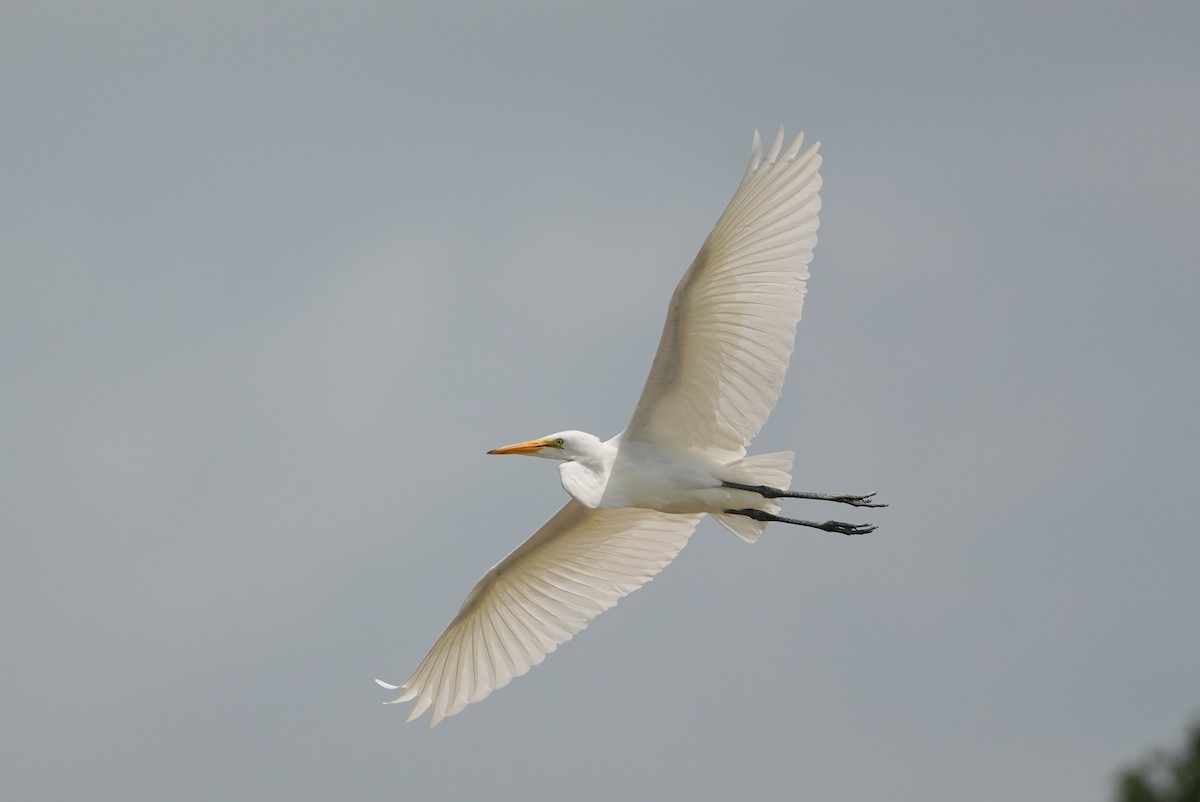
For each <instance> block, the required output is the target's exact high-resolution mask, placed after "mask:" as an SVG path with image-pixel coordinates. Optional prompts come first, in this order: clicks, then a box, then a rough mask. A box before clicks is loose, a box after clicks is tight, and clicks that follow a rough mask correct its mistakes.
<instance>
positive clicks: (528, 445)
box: [488, 440, 546, 454]
mask: <svg viewBox="0 0 1200 802" xmlns="http://www.w3.org/2000/svg"><path fill="white" fill-rule="evenodd" d="M545 447H546V441H545V440H526V441H525V442H524V443H513V444H512V445H511V446H501V447H500V448H493V449H492V450H491V451H489V452H488V453H489V454H536V453H538V452H539V451H541V450H542V449H543V448H545Z"/></svg>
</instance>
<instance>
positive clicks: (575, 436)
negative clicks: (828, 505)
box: [551, 432, 790, 514]
mask: <svg viewBox="0 0 1200 802" xmlns="http://www.w3.org/2000/svg"><path fill="white" fill-rule="evenodd" d="M551 437H552V438H554V437H564V438H566V439H567V442H568V443H569V444H571V445H570V446H569V447H574V448H573V451H574V453H575V454H576V456H575V457H574V458H573V459H571V460H568V461H564V462H563V463H562V464H561V465H559V466H558V472H559V475H560V477H561V478H562V486H563V489H564V490H566V491H567V492H568V493H570V494H571V497H572V498H574V499H575V500H576V501H578V502H579V503H580V504H583V505H584V506H585V507H593V508H602V509H603V508H615V507H640V508H642V509H649V510H658V511H659V512H669V513H676V514H680V513H693V512H706V513H714V514H721V513H723V512H724V511H725V510H728V509H731V508H732V509H744V508H749V507H753V508H758V509H764V510H770V511H773V508H774V507H777V506H778V505H775V504H772V503H770V502H767V501H766V500H765V499H763V497H762V496H760V495H759V494H757V493H752V492H749V491H746V490H735V489H731V488H727V487H724V486H723V485H722V482H737V483H740V484H766V483H767V481H766V480H764V479H763V478H762V477H761V476H755V475H753V471H752V470H750V469H747V468H745V467H743V466H742V465H741V462H740V461H738V462H734V463H731V464H728V465H726V464H722V463H720V462H718V461H717V460H715V459H713V458H712V457H710V456H708V455H707V454H704V453H702V452H698V451H693V450H691V449H678V448H671V447H670V446H666V445H661V444H659V443H654V442H647V441H644V440H635V439H633V438H629V437H625V436H623V435H621V434H619V435H617V436H616V437H613V438H612V439H611V440H607V441H604V442H601V441H600V439H599V438H597V437H595V436H593V435H590V434H587V433H586V432H562V433H560V434H557V435H551ZM581 452H582V453H584V454H585V456H579V454H580V453H581ZM789 456H790V455H789ZM774 481H776V482H778V478H777V477H775V478H774ZM772 486H778V485H772Z"/></svg>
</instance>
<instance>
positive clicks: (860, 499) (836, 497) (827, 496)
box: [721, 482, 887, 507]
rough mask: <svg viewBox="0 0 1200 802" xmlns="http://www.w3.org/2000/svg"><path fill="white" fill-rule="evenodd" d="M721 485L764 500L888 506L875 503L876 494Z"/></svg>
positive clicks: (729, 483)
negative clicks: (792, 499)
mask: <svg viewBox="0 0 1200 802" xmlns="http://www.w3.org/2000/svg"><path fill="white" fill-rule="evenodd" d="M721 485H722V486H723V487H730V488H733V489H734V490H748V491H750V492H751V493H758V494H759V495H760V496H762V497H763V498H807V499H812V500H814V501H835V502H837V503H838V504H849V505H850V506H852V507H886V506H887V505H886V504H880V503H878V502H876V501H874V498H875V494H874V493H867V494H866V495H865V496H853V495H848V494H845V493H802V492H799V491H796V490H780V489H779V488H777V487H767V486H766V485H742V484H738V483H737V482H721Z"/></svg>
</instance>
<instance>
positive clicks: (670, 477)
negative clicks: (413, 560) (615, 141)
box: [376, 129, 881, 726]
mask: <svg viewBox="0 0 1200 802" xmlns="http://www.w3.org/2000/svg"><path fill="white" fill-rule="evenodd" d="M802 143H803V135H801V136H798V137H796V139H795V140H794V141H793V142H792V143H791V145H790V146H789V147H788V148H787V149H786V150H784V149H783V129H780V130H779V132H778V133H777V134H776V135H775V138H774V139H773V140H772V142H771V144H770V146H769V147H768V148H767V151H766V153H765V155H764V154H763V153H762V150H761V141H760V139H759V136H758V132H755V134H754V144H753V147H752V150H751V155H750V163H749V165H748V166H747V168H746V173H745V175H744V176H743V178H742V181H741V184H740V185H739V186H738V188H737V191H736V192H735V193H734V196H733V199H732V200H731V201H730V202H729V206H728V207H727V208H726V209H725V211H724V213H723V214H722V215H721V217H720V218H719V219H718V221H717V224H716V226H715V227H714V228H713V230H712V232H711V233H710V234H709V236H708V238H707V240H706V241H705V242H704V245H703V246H702V247H701V249H700V253H699V254H698V255H697V256H696V259H695V261H694V262H693V263H692V266H691V267H690V268H689V269H688V271H687V273H685V274H684V276H683V279H682V280H681V281H680V282H679V286H678V287H677V288H676V290H675V293H674V295H673V296H672V298H671V304H670V308H669V310H668V314H667V321H666V325H665V326H664V328H663V334H662V339H661V341H660V343H659V347H658V352H657V355H656V356H655V358H654V364H653V366H652V367H651V370H650V376H649V378H648V379H647V381H646V386H645V388H644V390H643V391H642V395H641V399H640V400H639V401H638V405H637V409H636V410H635V411H634V414H633V418H632V420H631V421H630V423H629V426H628V427H627V428H626V430H625V431H624V432H623V433H621V434H619V435H617V436H616V437H613V438H612V439H610V440H608V441H605V442H601V441H600V439H599V438H597V437H595V436H594V435H590V434H587V433H584V432H574V431H569V432H559V433H556V434H553V435H549V436H547V437H544V438H540V439H538V440H530V441H527V442H524V443H517V444H515V445H513V446H506V447H504V448H500V449H496V450H494V451H492V452H489V453H498V454H527V455H531V456H540V457H547V458H551V459H558V460H563V463H562V465H561V466H560V469H559V470H560V474H561V477H562V483H563V487H564V488H565V489H566V490H567V492H568V493H569V494H570V495H571V497H572V498H571V500H570V501H568V502H567V504H566V506H564V507H563V508H562V509H561V510H559V511H558V512H557V513H556V514H555V515H554V517H552V518H551V519H550V520H549V521H547V522H546V523H545V524H544V525H543V526H542V527H541V528H540V529H539V530H538V531H537V532H535V533H534V534H533V536H532V537H530V538H529V539H528V540H526V541H525V542H524V543H523V544H521V545H520V546H519V547H518V548H517V549H516V550H515V551H513V552H512V553H511V554H509V555H508V556H507V557H505V558H504V559H503V560H502V561H500V563H499V564H497V565H496V566H495V567H494V568H492V570H490V571H488V572H487V574H485V575H484V577H483V578H482V579H480V580H479V582H478V583H477V584H476V585H475V588H474V589H473V590H472V591H471V593H470V595H469V596H468V597H467V600H466V601H465V602H464V603H463V606H462V608H461V609H460V610H459V612H458V615H457V616H455V618H454V620H453V621H451V622H450V625H449V626H448V627H447V628H446V631H445V632H443V633H442V635H441V637H440V638H438V640H437V642H436V643H435V644H434V645H433V648H432V649H431V650H430V652H429V654H428V655H427V656H426V657H425V659H424V660H423V661H422V662H421V664H420V665H419V666H418V667H417V669H416V671H414V672H413V674H412V676H410V677H409V678H408V680H407V681H406V682H405V683H404V685H403V686H399V687H402V688H403V689H404V693H403V694H401V695H400V696H399V697H398V698H397V699H395V700H394V701H395V702H405V701H412V702H413V705H412V709H411V711H410V712H409V715H408V720H409V721H411V720H413V719H414V718H416V717H418V716H420V715H421V714H422V713H423V712H425V711H426V710H429V709H430V708H432V713H431V715H430V725H431V726H432V725H435V724H437V723H438V722H439V721H441V720H442V719H443V718H444V717H446V716H449V715H453V714H455V713H457V712H459V711H460V710H462V709H463V708H464V707H466V706H467V705H468V704H469V703H471V702H478V701H479V700H481V699H483V698H484V697H486V696H487V695H488V694H489V693H491V692H492V691H494V690H496V689H497V688H502V687H504V686H505V685H507V684H508V683H509V682H510V681H511V680H512V679H513V678H514V677H519V676H521V675H522V674H524V673H525V672H527V671H528V670H529V669H530V668H532V667H533V666H535V665H537V664H538V663H540V662H541V661H542V660H543V659H545V656H546V655H547V654H549V653H550V652H552V651H554V650H555V649H556V648H557V647H558V644H560V643H563V642H564V641H566V640H568V639H570V638H571V636H573V635H574V634H575V633H576V632H578V631H580V630H581V629H583V628H584V627H586V626H587V622H588V621H589V620H591V619H592V618H594V617H595V616H597V615H599V614H600V613H602V612H604V611H605V610H607V609H608V608H609V607H611V606H613V605H614V604H616V602H617V600H618V599H620V598H621V597H622V596H625V595H626V594H628V593H630V592H632V591H634V590H636V589H637V588H639V587H641V586H642V585H644V584H645V583H646V582H649V581H650V580H651V579H652V578H653V577H654V576H655V575H656V574H657V573H658V572H659V571H660V570H662V568H663V567H664V566H666V564H667V563H669V562H670V561H671V560H672V559H674V558H675V556H676V555H677V554H678V553H679V551H680V550H681V549H682V548H683V547H684V545H686V543H687V540H688V537H689V536H690V535H691V534H692V532H693V531H694V530H695V528H696V525H697V523H699V521H700V519H701V518H702V517H703V515H704V514H705V513H711V514H713V515H714V516H715V517H716V518H717V520H719V521H720V522H721V523H722V524H723V525H725V526H726V527H727V528H729V529H730V530H731V531H733V532H734V533H735V534H737V535H738V536H740V537H742V538H743V539H746V540H754V539H755V538H757V537H758V535H759V534H760V533H761V532H762V530H763V528H764V527H765V526H766V523H767V521H770V520H775V521H783V522H786V523H794V524H801V525H805V526H816V527H818V528H822V529H827V530H829V531H836V532H842V533H845V534H861V533H864V532H867V531H870V530H871V529H872V528H873V527H866V526H863V527H855V526H851V525H849V524H842V523H839V522H833V521H829V522H825V523H823V524H817V523H813V522H808V521H799V520H796V519H792V518H781V517H778V516H777V515H775V513H776V512H777V511H778V509H779V504H778V502H777V501H775V498H777V497H780V496H796V497H801V498H822V499H827V500H832V501H840V502H843V503H848V504H853V505H855V506H881V505H876V504H873V503H871V501H870V496H831V495H822V494H802V493H785V492H783V491H786V489H787V487H788V485H789V484H790V481H791V479H790V476H789V472H790V470H791V462H792V454H791V453H790V452H780V453H777V454H763V455H758V456H754V457H749V458H744V457H745V453H746V446H747V445H748V444H749V442H750V440H751V439H752V438H753V437H754V436H755V435H756V434H757V433H758V431H759V429H760V428H761V427H762V425H763V423H764V422H765V421H766V419H767V416H768V415H769V414H770V412H771V410H772V408H773V407H774V406H775V402H776V400H777V399H778V397H779V393H780V390H781V388H782V385H783V378H784V373H785V372H786V370H787V365H788V359H789V358H790V356H791V352H792V344H793V339H794V337H795V330H796V323H797V321H798V320H799V319H800V310H801V307H802V305H803V302H804V292H805V281H806V280H807V279H808V264H809V262H810V261H811V260H812V253H813V247H814V246H815V245H816V242H817V226H818V218H817V213H818V211H819V209H820V207H821V200H820V197H819V195H818V191H819V190H820V188H821V176H820V173H819V172H818V170H819V168H820V165H821V157H820V155H819V154H818V153H817V148H818V145H817V144H814V145H812V146H810V147H809V148H808V149H807V150H804V151H803V152H802V151H801V146H802ZM376 681H377V682H379V684H380V685H382V686H383V687H385V688H389V689H396V688H397V687H398V686H395V685H391V684H388V683H385V682H382V681H380V680H376Z"/></svg>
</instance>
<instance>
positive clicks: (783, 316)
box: [625, 128, 821, 462]
mask: <svg viewBox="0 0 1200 802" xmlns="http://www.w3.org/2000/svg"><path fill="white" fill-rule="evenodd" d="M803 141H804V135H803V134H801V135H800V136H798V137H796V139H795V141H793V142H792V144H791V146H789V147H788V149H787V150H786V151H783V150H782V148H783V129H782V128H780V129H779V132H778V133H777V134H776V135H775V139H774V140H773V141H772V142H771V145H770V147H769V148H767V153H766V156H760V154H761V141H760V140H759V137H758V132H757V131H755V133H754V146H753V148H752V150H751V154H750V164H749V166H748V167H747V168H746V174H745V176H743V178H742V183H741V184H740V185H739V186H738V188H737V191H736V192H735V193H734V195H733V199H732V200H731V201H730V202H729V206H728V207H727V208H726V209H725V212H724V213H723V214H722V215H721V217H720V219H719V220H717V224H716V226H714V227H713V230H712V232H711V233H710V234H709V235H708V239H707V240H705V242H704V245H703V246H702V247H701V248H700V253H699V254H697V256H696V259H695V261H694V262H692V266H691V267H690V268H689V269H688V271H687V273H685V274H684V276H683V279H682V280H681V281H680V282H679V286H678V287H677V288H676V289H675V294H674V295H673V296H672V297H671V305H670V308H669V309H668V312H667V322H666V325H665V326H664V327H663V334H662V339H661V340H660V342H659V345H658V353H657V354H656V355H655V357H654V364H653V366H652V367H651V368H650V376H649V378H648V379H647V380H646V386H645V389H643V390H642V397H641V399H640V400H639V401H638V405H637V410H636V411H635V412H634V413H633V419H632V420H631V421H630V424H629V427H628V428H627V429H626V431H625V436H626V437H629V438H634V439H639V440H648V441H652V442H656V443H661V444H663V445H670V446H673V447H676V448H679V447H683V448H693V449H696V450H698V451H702V452H706V453H708V454H709V455H710V456H712V457H714V458H716V459H718V460H719V461H721V462H729V461H731V460H734V459H738V458H740V457H742V456H744V455H745V453H746V446H747V444H748V443H749V442H750V440H751V439H753V437H754V436H755V435H756V434H758V431H759V429H761V428H762V425H763V423H765V422H766V420H767V416H768V415H770V414H771V410H772V409H773V408H774V407H775V402H776V401H777V400H778V398H779V392H780V390H781V389H782V387H783V377H784V374H785V372H786V371H787V366H788V359H789V358H790V357H791V355H792V345H793V342H794V340H795V336H796V323H797V322H798V321H799V320H800V309H801V307H802V306H803V304H804V291H805V282H806V281H807V279H808V263H809V262H811V261H812V252H813V247H814V246H815V245H816V244H817V225H818V218H817V213H818V211H819V210H820V208H821V198H820V196H819V195H818V192H819V190H820V188H821V175H820V173H819V172H818V170H819V168H820V166H821V156H820V155H819V154H818V153H817V148H818V147H819V146H820V143H815V144H813V145H812V146H810V147H809V148H808V149H807V150H805V151H804V152H803V153H801V152H800V148H801V145H802V144H803Z"/></svg>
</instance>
